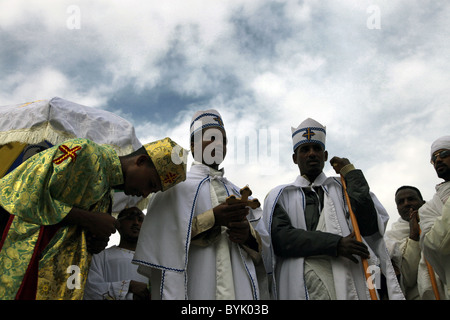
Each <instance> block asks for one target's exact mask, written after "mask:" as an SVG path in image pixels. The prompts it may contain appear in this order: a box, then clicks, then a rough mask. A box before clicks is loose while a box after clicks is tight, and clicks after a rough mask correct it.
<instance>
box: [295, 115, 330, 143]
mask: <svg viewBox="0 0 450 320" xmlns="http://www.w3.org/2000/svg"><path fill="white" fill-rule="evenodd" d="M291 131H292V143H293V146H294V151H295V149H297V147H298V146H299V145H301V144H304V143H317V144H320V145H321V146H322V148H323V149H324V150H325V137H326V127H325V126H323V125H321V124H320V123H319V122H317V121H316V120H314V119H311V118H308V119H306V120H305V121H303V122H302V123H300V125H299V126H298V127H297V128H291Z"/></svg>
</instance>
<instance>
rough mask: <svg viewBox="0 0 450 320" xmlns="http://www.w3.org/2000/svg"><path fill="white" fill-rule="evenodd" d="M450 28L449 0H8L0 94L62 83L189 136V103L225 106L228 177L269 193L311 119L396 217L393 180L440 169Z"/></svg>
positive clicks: (145, 130)
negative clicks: (434, 148)
mask: <svg viewBox="0 0 450 320" xmlns="http://www.w3.org/2000/svg"><path fill="white" fill-rule="evenodd" d="M449 38H450V3H449V2H448V1H446V0H442V1H439V0H430V1H427V0H396V1H381V0H370V1H365V0H358V1H356V0H355V1H350V0H349V1H338V0H333V1H331V0H329V1H318V0H316V1H307V0H305V1H300V0H296V1H290V0H286V1H281V0H280V1H268V0H227V1H219V0H166V1H143V0H142V1H138V0H136V1H119V0H117V1H113V0H95V1H87V0H86V1H82V0H58V1H55V0H38V1H30V0H0V43H1V45H0V72H1V73H0V83H1V85H0V105H9V104H19V103H24V102H29V101H34V100H39V99H50V98H52V97H55V96H58V97H61V98H64V99H67V100H71V101H74V102H77V103H80V104H83V105H87V106H91V107H97V108H102V109H106V110H108V111H111V112H114V113H116V114H118V115H120V116H122V117H124V118H126V119H128V120H129V121H130V122H131V123H132V124H133V125H134V126H135V128H136V132H137V135H138V138H139V139H140V140H141V142H142V143H146V142H150V141H152V140H155V139H160V138H164V137H166V136H170V137H172V138H173V139H174V140H176V141H177V142H178V143H180V144H181V145H183V146H184V147H186V148H187V147H188V146H189V141H188V140H189V139H188V132H189V123H190V119H191V117H192V115H193V113H194V112H195V111H196V110H205V109H209V108H214V109H217V110H218V111H219V112H220V113H221V114H222V116H223V119H224V123H225V126H226V128H227V130H228V134H229V136H230V137H231V139H229V140H230V145H229V155H228V156H227V159H226V160H225V162H224V166H225V170H226V171H225V172H226V176H227V177H228V178H229V180H231V181H233V182H234V183H236V184H237V185H240V186H245V185H247V184H248V185H249V186H250V188H251V189H252V190H253V195H254V196H255V197H257V198H259V199H260V200H263V199H264V197H265V195H266V194H267V192H268V191H269V190H270V189H271V188H273V187H275V186H277V185H279V184H284V183H287V182H291V181H293V180H294V179H295V177H296V176H297V174H298V168H297V167H296V165H294V164H293V163H292V160H291V159H292V158H291V154H292V140H291V127H297V126H298V125H299V124H300V122H302V121H303V120H304V119H306V118H308V117H311V118H314V119H316V120H317V121H319V122H321V123H322V124H324V125H326V127H327V149H328V152H329V154H330V158H331V157H333V156H340V157H346V158H348V159H350V161H351V162H353V163H354V164H355V166H356V167H357V168H360V169H362V170H363V171H364V173H365V175H366V178H367V180H368V182H369V184H370V186H371V190H372V191H373V192H374V193H375V194H376V195H377V196H378V198H379V199H380V201H381V202H382V203H383V204H384V206H385V207H386V209H387V210H388V212H389V213H390V215H391V223H392V222H393V221H395V220H397V217H398V214H397V211H396V207H395V203H394V192H395V190H396V189H397V188H398V187H399V186H401V185H405V184H409V185H414V186H417V187H418V188H419V189H420V190H421V191H422V193H423V195H424V198H425V199H430V198H431V197H432V195H433V194H434V192H435V190H434V187H435V185H436V184H437V183H439V182H441V180H440V179H438V178H437V176H436V173H435V172H434V169H433V168H432V166H431V165H430V163H429V158H430V155H429V152H430V145H431V143H432V142H433V141H434V140H435V139H436V138H438V137H440V136H443V135H448V134H450V132H449V130H448V119H449V110H450V108H449V101H450V72H449V70H450V59H448V57H450V39H449ZM446 128H447V129H446ZM190 159H191V158H190ZM325 172H326V173H327V174H328V175H331V174H334V171H333V170H332V169H331V167H330V165H329V163H328V164H327V165H326V167H325Z"/></svg>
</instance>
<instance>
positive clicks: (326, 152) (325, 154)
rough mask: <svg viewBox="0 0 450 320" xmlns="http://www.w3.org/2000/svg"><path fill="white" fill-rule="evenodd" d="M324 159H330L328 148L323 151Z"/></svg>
mask: <svg viewBox="0 0 450 320" xmlns="http://www.w3.org/2000/svg"><path fill="white" fill-rule="evenodd" d="M323 158H324V159H323V160H324V161H325V162H326V161H327V160H328V151H327V150H325V151H324V152H323Z"/></svg>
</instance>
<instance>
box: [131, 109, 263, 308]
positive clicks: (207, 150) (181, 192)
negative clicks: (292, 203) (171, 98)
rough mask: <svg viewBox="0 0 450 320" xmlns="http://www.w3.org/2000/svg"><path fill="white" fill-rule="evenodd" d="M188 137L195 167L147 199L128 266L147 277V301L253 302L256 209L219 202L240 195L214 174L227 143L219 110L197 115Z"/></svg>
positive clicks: (221, 172) (219, 172)
mask: <svg viewBox="0 0 450 320" xmlns="http://www.w3.org/2000/svg"><path fill="white" fill-rule="evenodd" d="M190 131H191V151H192V153H193V157H194V160H195V161H194V163H193V164H192V166H191V168H190V171H189V173H188V175H187V178H186V181H185V182H183V183H180V184H179V185H177V186H176V187H175V188H172V189H171V190H169V191H168V192H165V193H159V194H156V195H155V196H154V197H152V199H151V201H150V204H149V206H148V213H147V215H146V217H145V220H144V224H143V226H142V231H141V234H140V236H139V240H138V245H137V248H136V253H135V256H134V259H133V262H134V263H136V264H139V269H138V272H141V273H142V274H145V275H146V276H147V277H149V278H151V283H152V292H151V295H152V299H165V300H174V299H190V300H197V299H205V300H215V299H217V300H222V299H224V300H225V299H227V300H228V299H231V300H234V299H247V300H249V299H260V298H261V296H260V294H261V289H260V287H259V284H258V277H257V272H258V270H257V266H256V265H255V262H254V261H258V260H259V261H261V260H260V252H259V248H260V246H259V236H258V235H257V233H256V232H255V231H254V230H253V227H252V226H251V224H250V223H249V221H250V222H251V221H252V220H254V219H257V218H259V217H260V216H261V213H262V210H261V209H260V208H257V209H255V210H250V209H249V208H246V204H243V203H237V204H232V205H231V204H230V205H229V204H227V203H225V201H226V198H227V197H228V196H230V195H236V196H237V197H240V194H239V193H240V190H239V188H238V187H236V186H235V185H234V184H232V183H231V182H230V181H228V180H227V179H226V178H225V177H224V170H223V169H220V170H219V165H220V164H221V162H222V161H223V159H224V157H225V156H226V144H227V138H226V131H225V128H224V125H223V121H222V117H221V115H220V114H219V112H217V111H216V110H206V111H199V112H197V113H196V114H195V115H194V116H193V118H192V123H191V130H190ZM259 266H260V267H263V265H262V263H260V265H259Z"/></svg>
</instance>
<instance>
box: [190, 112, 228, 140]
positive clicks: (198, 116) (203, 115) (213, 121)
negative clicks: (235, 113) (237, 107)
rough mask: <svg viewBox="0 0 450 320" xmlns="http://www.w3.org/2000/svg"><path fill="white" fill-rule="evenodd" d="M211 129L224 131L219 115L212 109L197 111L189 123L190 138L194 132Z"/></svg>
mask: <svg viewBox="0 0 450 320" xmlns="http://www.w3.org/2000/svg"><path fill="white" fill-rule="evenodd" d="M211 127H219V128H222V129H224V130H225V128H224V126H223V121H222V116H221V115H220V113H219V112H218V111H217V110H214V109H209V110H205V111H197V112H196V113H195V114H194V116H193V117H192V121H191V137H192V135H193V134H194V133H195V132H197V131H199V130H202V129H204V128H211Z"/></svg>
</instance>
